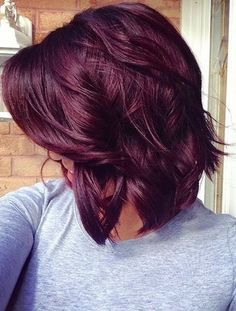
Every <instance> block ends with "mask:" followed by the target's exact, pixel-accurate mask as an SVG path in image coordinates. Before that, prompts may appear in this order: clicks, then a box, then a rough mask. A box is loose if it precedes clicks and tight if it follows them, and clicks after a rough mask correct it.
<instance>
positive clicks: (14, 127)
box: [10, 121, 24, 135]
mask: <svg viewBox="0 0 236 311" xmlns="http://www.w3.org/2000/svg"><path fill="white" fill-rule="evenodd" d="M10 132H11V134H15V135H23V134H24V132H23V131H22V130H21V129H20V128H19V127H18V125H16V123H15V122H14V121H12V122H11V123H10Z"/></svg>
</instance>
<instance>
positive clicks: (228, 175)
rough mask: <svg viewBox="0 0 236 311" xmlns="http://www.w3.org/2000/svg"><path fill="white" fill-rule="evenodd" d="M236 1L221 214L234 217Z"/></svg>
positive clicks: (231, 13) (232, 19)
mask: <svg viewBox="0 0 236 311" xmlns="http://www.w3.org/2000/svg"><path fill="white" fill-rule="evenodd" d="M235 34H236V1H235V0H230V8H229V43H228V72H227V88H226V107H227V109H226V122H225V124H226V128H225V141H226V142H227V143H230V144H235V145H231V146H230V147H226V151H227V152H229V153H231V155H230V156H228V157H225V160H224V175H223V180H224V183H223V198H222V207H223V208H222V212H223V213H227V214H231V215H233V216H236V91H235V90H236V40H235Z"/></svg>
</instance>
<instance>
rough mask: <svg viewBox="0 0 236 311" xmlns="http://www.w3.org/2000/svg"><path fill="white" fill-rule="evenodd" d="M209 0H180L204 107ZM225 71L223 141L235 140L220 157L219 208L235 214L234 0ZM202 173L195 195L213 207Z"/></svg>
mask: <svg viewBox="0 0 236 311" xmlns="http://www.w3.org/2000/svg"><path fill="white" fill-rule="evenodd" d="M211 3H212V2H211V0H199V1H197V0H182V16H181V17H182V18H181V26H182V27H181V32H182V35H183V37H184V38H185V40H186V41H187V43H188V44H189V46H190V47H191V49H192V51H193V53H194V54H195V56H196V58H197V60H198V63H199V65H200V68H201V71H202V76H203V88H202V93H203V106H204V109H206V110H207V109H208V98H207V96H206V94H208V85H209V64H210V22H211ZM229 15H230V16H229V45H228V72H227V88H226V120H225V125H226V128H225V141H226V142H227V143H231V144H235V145H234V146H233V145H231V146H230V147H228V148H226V151H227V152H229V153H231V156H228V157H225V159H224V171H223V179H224V182H223V197H222V212H223V213H228V214H231V215H233V216H236V92H235V89H236V85H235V81H236V53H235V51H236V40H235V33H236V0H230V14H229ZM205 188H206V182H205V176H204V177H203V179H202V182H201V187H200V191H199V195H198V197H199V198H200V199H201V200H202V201H203V202H204V203H205V201H206V200H205V193H207V197H208V198H210V199H208V200H207V201H208V202H207V203H208V204H207V207H208V208H209V209H211V210H214V206H213V200H212V199H211V198H213V195H214V193H213V188H211V187H209V189H207V191H206V189H205Z"/></svg>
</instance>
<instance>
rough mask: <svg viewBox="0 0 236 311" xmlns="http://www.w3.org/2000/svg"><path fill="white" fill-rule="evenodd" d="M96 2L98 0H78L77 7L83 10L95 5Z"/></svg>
mask: <svg viewBox="0 0 236 311" xmlns="http://www.w3.org/2000/svg"><path fill="white" fill-rule="evenodd" d="M96 2H97V1H96V0H77V8H78V9H79V10H80V11H81V10H85V9H87V8H89V7H95V6H96Z"/></svg>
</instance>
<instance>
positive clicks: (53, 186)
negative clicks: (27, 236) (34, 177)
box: [0, 178, 73, 231]
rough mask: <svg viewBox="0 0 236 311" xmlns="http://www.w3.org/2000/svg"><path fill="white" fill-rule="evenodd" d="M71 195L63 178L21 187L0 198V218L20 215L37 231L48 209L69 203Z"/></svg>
mask: <svg viewBox="0 0 236 311" xmlns="http://www.w3.org/2000/svg"><path fill="white" fill-rule="evenodd" d="M71 194H72V190H71V189H70V188H69V187H68V186H67V185H66V183H65V181H64V179H62V178H61V179H54V180H49V181H47V182H39V183H36V184H34V185H32V186H27V187H21V188H19V189H18V190H16V191H12V192H9V193H7V194H5V195H4V196H2V197H1V198H0V216H1V217H5V219H12V218H14V217H17V216H18V215H19V216H20V217H22V218H23V219H25V220H26V221H27V222H28V223H29V224H30V225H31V226H32V229H33V231H35V230H36V229H37V226H38V224H39V222H40V219H41V217H42V215H43V214H44V213H45V211H46V210H47V209H48V207H49V206H51V207H55V206H57V205H58V204H59V205H60V204H61V202H62V201H63V202H66V201H68V197H73V196H72V195H71ZM52 203H53V204H52Z"/></svg>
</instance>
